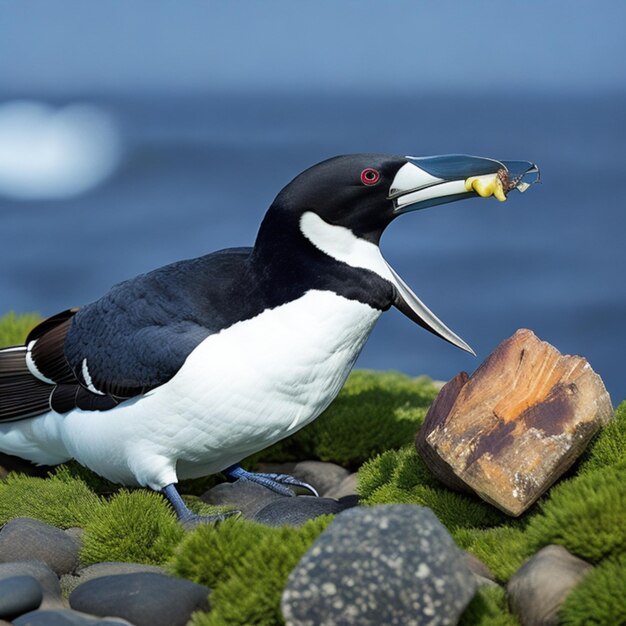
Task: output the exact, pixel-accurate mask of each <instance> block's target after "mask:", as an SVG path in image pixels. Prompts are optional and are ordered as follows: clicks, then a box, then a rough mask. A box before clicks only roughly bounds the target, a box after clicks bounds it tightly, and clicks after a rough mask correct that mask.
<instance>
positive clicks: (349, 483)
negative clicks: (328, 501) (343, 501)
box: [321, 473, 357, 500]
mask: <svg viewBox="0 0 626 626" xmlns="http://www.w3.org/2000/svg"><path fill="white" fill-rule="evenodd" d="M356 477H357V475H356V473H354V474H350V475H349V476H346V477H345V478H344V479H343V480H342V481H341V482H340V483H339V484H337V485H335V486H334V487H331V488H330V489H329V490H328V491H325V492H323V493H322V494H321V495H323V496H324V497H325V498H335V499H336V500H339V498H344V497H346V496H355V495H356Z"/></svg>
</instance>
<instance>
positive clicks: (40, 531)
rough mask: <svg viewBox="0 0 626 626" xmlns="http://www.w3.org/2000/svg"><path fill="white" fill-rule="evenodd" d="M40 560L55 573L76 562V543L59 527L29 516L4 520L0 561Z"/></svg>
mask: <svg viewBox="0 0 626 626" xmlns="http://www.w3.org/2000/svg"><path fill="white" fill-rule="evenodd" d="M10 561H43V562H44V563H46V564H47V565H48V566H49V567H50V569H52V570H53V571H54V572H55V573H56V574H57V575H61V574H67V573H68V572H71V571H73V570H74V569H75V568H76V567H77V565H78V545H77V544H76V542H75V541H74V540H73V539H72V538H71V537H69V536H68V535H66V534H65V533H64V532H63V531H62V530H61V529H59V528H55V527H54V526H50V525H49V524H44V523H43V522H40V521H39V520H35V519H31V518H29V517H18V518H16V519H12V520H11V521H9V522H7V523H6V524H5V526H4V528H3V529H2V530H1V531H0V563H7V562H10Z"/></svg>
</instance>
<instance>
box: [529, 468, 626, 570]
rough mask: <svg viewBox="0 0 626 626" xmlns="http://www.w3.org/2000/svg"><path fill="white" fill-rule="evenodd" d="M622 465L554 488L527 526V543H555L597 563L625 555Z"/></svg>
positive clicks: (625, 485)
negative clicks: (610, 557)
mask: <svg viewBox="0 0 626 626" xmlns="http://www.w3.org/2000/svg"><path fill="white" fill-rule="evenodd" d="M625 474H626V466H619V465H618V466H614V467H611V466H609V467H605V468H603V469H601V470H595V471H589V472H586V473H583V474H581V475H579V476H577V477H576V478H572V479H570V480H567V481H564V482H562V483H560V484H559V485H557V486H556V487H554V488H553V489H552V490H551V492H550V495H549V497H548V499H547V500H545V501H544V502H542V504H541V514H540V515H537V516H535V517H534V518H533V519H532V520H531V521H530V523H529V525H528V529H527V535H528V539H529V542H530V544H531V545H532V546H533V547H534V548H536V549H539V548H541V547H543V546H545V545H548V544H550V543H557V544H560V545H562V546H564V547H565V548H567V549H568V550H569V551H570V552H573V553H574V554H577V555H578V556H580V557H582V558H584V559H587V560H590V561H593V562H597V561H599V560H600V559H603V558H605V557H607V556H609V555H611V554H613V555H615V554H623V553H625V552H626V481H625V480H624V476H625Z"/></svg>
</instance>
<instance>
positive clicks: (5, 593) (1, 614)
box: [0, 576, 43, 619]
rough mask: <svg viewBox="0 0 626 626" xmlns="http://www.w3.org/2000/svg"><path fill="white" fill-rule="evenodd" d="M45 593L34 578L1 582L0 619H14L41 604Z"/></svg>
mask: <svg viewBox="0 0 626 626" xmlns="http://www.w3.org/2000/svg"><path fill="white" fill-rule="evenodd" d="M42 599H43V591H42V589H41V585H40V584H39V583H38V582H37V581H36V580H35V579H34V578H33V577H32V576H13V578H5V579H4V580H0V618H3V619H12V618H14V617H17V616H18V615H21V614H22V613H25V612H26V611H32V610H33V609H36V608H37V607H39V605H40V604H41V600H42Z"/></svg>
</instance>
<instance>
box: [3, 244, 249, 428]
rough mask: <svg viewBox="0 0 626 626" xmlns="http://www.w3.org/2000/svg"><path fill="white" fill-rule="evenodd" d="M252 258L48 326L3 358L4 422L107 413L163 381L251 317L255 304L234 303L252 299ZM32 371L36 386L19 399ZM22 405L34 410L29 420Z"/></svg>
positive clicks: (186, 267)
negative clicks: (207, 342)
mask: <svg viewBox="0 0 626 626" xmlns="http://www.w3.org/2000/svg"><path fill="white" fill-rule="evenodd" d="M249 254H250V249H249V248H237V249H231V250H223V251H220V252H218V253H214V254H211V255H207V256H205V257H200V258H198V259H191V260H188V261H181V262H179V263H174V264H172V265H169V266H166V267H163V268H160V269H158V270H155V271H153V272H150V273H148V274H143V275H141V276H138V277H137V278H134V279H131V280H129V281H126V282H123V283H120V284H119V285H116V286H115V287H113V289H111V291H109V293H108V294H106V295H105V296H104V297H102V298H100V299H99V300H97V301H95V302H93V303H91V304H89V305H87V306H85V307H83V308H81V309H79V310H78V309H71V310H69V311H66V312H64V313H61V314H59V315H56V316H54V317H52V318H49V319H47V320H45V321H44V322H42V323H41V324H40V325H39V326H38V327H36V328H35V329H34V330H33V331H32V332H31V333H30V335H29V337H28V339H27V343H26V346H25V347H23V348H21V349H20V348H15V349H13V352H12V353H11V354H9V352H8V351H7V352H6V355H5V356H4V357H3V352H0V376H1V375H2V362H3V360H4V362H5V363H6V367H5V370H6V372H5V373H6V375H7V377H5V382H6V383H7V384H6V385H5V386H4V388H2V387H1V386H0V420H7V419H22V418H23V417H28V416H31V415H33V414H37V413H42V412H44V411H45V410H48V408H50V407H51V408H53V409H54V410H56V411H58V412H61V413H62V412H66V411H69V410H71V409H73V408H76V407H77V408H81V409H85V410H106V409H109V408H113V407H114V406H117V404H119V403H120V402H122V401H123V400H125V399H128V398H131V397H134V396H137V395H141V394H143V393H146V392H147V391H149V390H150V389H154V388H155V387H158V386H160V385H162V384H164V383H166V382H167V381H168V380H170V379H171V378H172V377H173V376H174V375H175V374H176V372H177V371H178V370H179V369H180V367H181V366H182V364H183V363H184V361H185V359H186V358H187V356H188V355H189V354H190V353H191V352H192V351H193V350H194V348H195V347H196V346H198V344H199V343H201V342H202V341H203V340H204V339H205V338H206V337H208V336H209V335H211V334H213V333H215V332H218V331H219V330H221V329H222V328H225V327H227V326H229V325H231V324H232V323H234V322H236V321H238V320H239V319H245V318H246V317H249V316H251V315H252V314H253V313H252V312H248V311H246V307H247V306H248V305H247V304H246V303H247V302H249V299H246V298H243V299H240V300H239V299H238V296H237V294H239V293H244V292H245V291H246V290H245V289H244V290H243V291H242V289H241V287H242V285H245V283H246V280H248V278H247V276H246V268H247V263H246V261H247V259H248V257H249ZM9 356H10V359H9ZM9 370H10V371H9ZM28 373H30V374H31V376H30V378H28V380H29V382H30V383H31V384H30V386H29V385H26V386H24V394H21V393H20V391H19V387H20V384H23V383H24V382H25V380H27V374H28ZM9 374H11V375H12V376H13V378H12V379H11V381H10V382H11V383H15V384H13V385H12V386H11V387H9V378H8V375H9ZM16 377H17V378H16ZM18 378H19V380H18ZM32 378H35V379H36V380H35V381H33V380H31V379H32ZM1 383H2V379H0V385H1ZM22 386H23V385H22ZM30 387H33V388H32V389H31V388H30ZM9 395H11V397H12V398H13V396H15V398H14V399H15V402H13V401H12V402H11V406H10V407H9V404H8V401H7V400H6V399H7V398H8V397H9ZM35 397H36V400H35V399H34V398H35ZM20 402H21V403H22V405H23V406H25V405H28V406H30V408H31V410H30V411H29V413H28V415H26V414H23V412H20V411H19V404H20Z"/></svg>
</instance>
